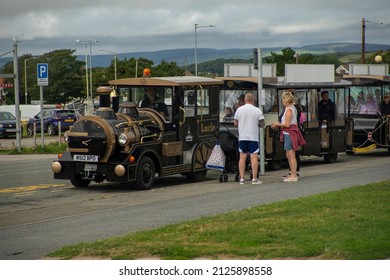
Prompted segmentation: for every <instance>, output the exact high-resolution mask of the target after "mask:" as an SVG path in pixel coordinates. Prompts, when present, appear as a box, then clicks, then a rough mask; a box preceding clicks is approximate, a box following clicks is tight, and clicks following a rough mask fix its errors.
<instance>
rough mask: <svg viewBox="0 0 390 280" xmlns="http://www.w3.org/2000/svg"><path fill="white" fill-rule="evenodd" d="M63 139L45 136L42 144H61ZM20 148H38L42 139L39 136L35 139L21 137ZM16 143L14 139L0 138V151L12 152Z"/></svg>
mask: <svg viewBox="0 0 390 280" xmlns="http://www.w3.org/2000/svg"><path fill="white" fill-rule="evenodd" d="M63 141H64V137H63V136H62V137H61V138H60V137H59V136H46V135H45V137H44V139H43V144H44V145H47V144H49V143H53V142H63ZM20 142H21V143H20V144H21V147H22V148H23V147H29V148H31V147H38V146H41V145H42V138H41V136H37V137H35V138H34V137H22V139H21V140H20ZM17 145H18V143H17V140H16V139H15V138H1V139H0V150H14V149H16V147H17Z"/></svg>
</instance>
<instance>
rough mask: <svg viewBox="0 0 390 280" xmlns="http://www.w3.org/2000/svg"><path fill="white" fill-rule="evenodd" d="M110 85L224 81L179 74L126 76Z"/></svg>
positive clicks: (192, 84) (186, 83) (208, 83)
mask: <svg viewBox="0 0 390 280" xmlns="http://www.w3.org/2000/svg"><path fill="white" fill-rule="evenodd" d="M109 83H110V85H122V86H196V85H200V86H205V85H219V84H223V81H221V80H217V79H212V78H206V77H199V76H177V77H153V78H149V77H141V78H124V79H118V80H112V81H109Z"/></svg>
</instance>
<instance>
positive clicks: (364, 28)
mask: <svg viewBox="0 0 390 280" xmlns="http://www.w3.org/2000/svg"><path fill="white" fill-rule="evenodd" d="M366 22H367V23H375V24H379V25H383V22H374V21H369V20H367V19H365V18H363V19H362V63H363V64H364V63H365V58H366Z"/></svg>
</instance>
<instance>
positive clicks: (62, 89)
mask: <svg viewBox="0 0 390 280" xmlns="http://www.w3.org/2000/svg"><path fill="white" fill-rule="evenodd" d="M75 51H76V50H74V49H63V50H54V51H51V52H48V53H45V54H43V55H41V56H37V57H35V56H32V55H31V54H25V55H22V56H20V57H19V58H18V68H19V81H20V82H19V83H20V85H19V91H20V93H19V94H20V103H21V104H25V103H28V104H30V102H31V100H39V93H40V89H39V87H38V85H37V72H36V71H37V70H36V65H37V63H48V65H49V85H48V86H45V87H44V101H45V103H47V104H55V103H60V104H66V103H69V102H71V101H74V100H77V99H79V100H83V99H84V97H85V96H86V69H85V62H83V61H79V60H78V59H77V56H76V55H75ZM389 52H390V50H387V51H378V52H376V53H372V54H370V55H369V56H368V57H367V58H366V63H375V56H376V55H378V54H380V55H381V56H382V57H383V62H382V63H389V62H390V61H389V54H390V53H389ZM297 55H298V60H299V63H300V64H334V65H335V66H336V67H338V66H339V65H341V64H342V63H341V61H340V59H339V57H340V54H337V53H328V54H319V55H314V54H311V53H302V54H297V53H296V52H295V51H294V50H293V49H292V48H289V47H287V48H285V49H282V50H281V53H276V52H271V55H270V56H267V57H264V58H263V63H275V64H277V75H278V76H283V75H284V65H285V64H293V63H296V62H297V57H296V56H297ZM344 55H345V54H344ZM359 62H360V61H359V60H356V61H351V63H359ZM225 63H253V58H250V59H223V58H221V59H216V60H213V61H207V62H203V63H199V64H198V69H199V71H198V75H202V76H213V77H215V76H223V68H224V64H225ZM115 64H116V72H117V78H118V79H120V78H129V77H141V76H142V75H143V69H144V68H149V69H151V73H152V76H154V77H166V76H183V75H186V74H188V72H192V73H194V68H195V67H194V65H190V66H189V67H179V66H178V65H177V63H176V62H167V61H165V60H163V61H162V62H161V63H160V64H158V65H155V64H154V62H153V61H152V60H149V59H146V58H137V59H136V58H134V57H132V58H124V59H123V60H118V59H117V60H116V63H115V61H114V60H112V61H111V64H110V65H109V66H108V67H94V68H93V69H92V77H93V80H92V91H93V93H95V92H96V88H97V87H98V86H99V85H101V84H106V83H108V81H110V80H114V78H115V69H114V68H115ZM25 66H26V68H25ZM0 71H1V72H2V73H13V62H12V61H11V62H8V63H6V64H5V65H4V66H3V68H2V69H0ZM13 82H14V81H13V80H12V79H5V83H13ZM26 85H27V88H26ZM26 92H27V93H28V94H27V99H28V100H27V102H26V100H25V98H26V95H25V93H26ZM2 99H3V104H4V103H6V104H14V101H15V100H14V99H15V95H14V90H13V89H12V88H11V89H7V90H6V91H5V93H3V96H2ZM4 101H5V102H4Z"/></svg>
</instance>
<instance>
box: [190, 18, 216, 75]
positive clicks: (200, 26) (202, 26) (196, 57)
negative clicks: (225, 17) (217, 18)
mask: <svg viewBox="0 0 390 280" xmlns="http://www.w3.org/2000/svg"><path fill="white" fill-rule="evenodd" d="M204 27H215V26H214V25H198V24H196V23H195V76H198V53H197V52H198V51H197V48H198V38H197V35H196V31H197V29H198V28H204Z"/></svg>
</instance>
